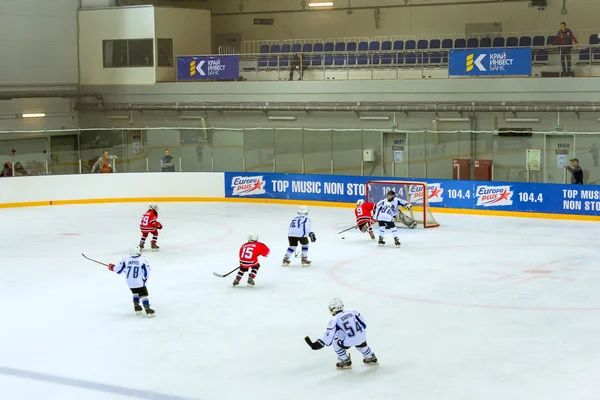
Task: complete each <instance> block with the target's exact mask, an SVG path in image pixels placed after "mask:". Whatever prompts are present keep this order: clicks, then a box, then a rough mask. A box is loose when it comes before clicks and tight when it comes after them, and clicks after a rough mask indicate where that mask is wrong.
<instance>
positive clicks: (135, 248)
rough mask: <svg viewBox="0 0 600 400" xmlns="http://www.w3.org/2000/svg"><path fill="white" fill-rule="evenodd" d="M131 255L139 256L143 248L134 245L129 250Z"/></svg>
mask: <svg viewBox="0 0 600 400" xmlns="http://www.w3.org/2000/svg"><path fill="white" fill-rule="evenodd" d="M129 255H130V256H131V257H138V256H141V255H142V249H141V248H140V246H137V245H136V246H133V247H132V248H131V249H130V250H129Z"/></svg>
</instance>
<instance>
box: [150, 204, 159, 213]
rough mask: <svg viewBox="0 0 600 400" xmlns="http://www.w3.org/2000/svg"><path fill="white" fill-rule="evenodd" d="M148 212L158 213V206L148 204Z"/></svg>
mask: <svg viewBox="0 0 600 400" xmlns="http://www.w3.org/2000/svg"><path fill="white" fill-rule="evenodd" d="M148 210H154V211H156V212H158V204H154V203H150V204H148Z"/></svg>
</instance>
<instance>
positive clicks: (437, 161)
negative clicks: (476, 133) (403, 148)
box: [411, 132, 470, 179]
mask: <svg viewBox="0 0 600 400" xmlns="http://www.w3.org/2000/svg"><path fill="white" fill-rule="evenodd" d="M411 139H412V136H411ZM425 141H426V144H427V147H426V160H427V177H428V178H434V179H452V178H453V170H452V168H453V167H452V162H453V159H455V158H461V157H459V142H458V133H437V132H427V133H425ZM468 145H469V146H470V143H468ZM411 156H412V152H411ZM415 157H416V158H418V157H419V156H418V155H416V156H415Z"/></svg>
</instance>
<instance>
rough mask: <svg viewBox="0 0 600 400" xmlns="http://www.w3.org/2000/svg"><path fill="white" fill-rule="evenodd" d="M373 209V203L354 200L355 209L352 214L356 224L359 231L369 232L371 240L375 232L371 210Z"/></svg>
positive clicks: (373, 238)
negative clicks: (354, 216) (372, 226)
mask: <svg viewBox="0 0 600 400" xmlns="http://www.w3.org/2000/svg"><path fill="white" fill-rule="evenodd" d="M374 210H375V203H371V202H365V201H364V200H362V199H361V200H358V201H357V202H356V209H355V210H354V214H355V215H356V226H357V227H358V229H360V231H361V232H369V236H371V239H372V240H375V233H373V228H371V225H372V224H373V218H372V216H373V211H374Z"/></svg>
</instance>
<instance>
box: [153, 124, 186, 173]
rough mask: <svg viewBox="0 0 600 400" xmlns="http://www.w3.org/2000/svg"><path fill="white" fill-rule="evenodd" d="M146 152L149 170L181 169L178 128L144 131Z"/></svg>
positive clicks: (170, 170) (169, 170) (171, 170)
mask: <svg viewBox="0 0 600 400" xmlns="http://www.w3.org/2000/svg"><path fill="white" fill-rule="evenodd" d="M146 137H147V140H148V143H147V151H146V154H147V156H148V169H149V171H150V172H174V171H180V170H181V145H180V143H181V138H180V137H179V129H165V130H160V131H154V130H149V131H147V132H146Z"/></svg>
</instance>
